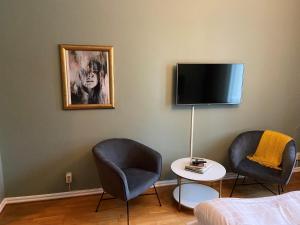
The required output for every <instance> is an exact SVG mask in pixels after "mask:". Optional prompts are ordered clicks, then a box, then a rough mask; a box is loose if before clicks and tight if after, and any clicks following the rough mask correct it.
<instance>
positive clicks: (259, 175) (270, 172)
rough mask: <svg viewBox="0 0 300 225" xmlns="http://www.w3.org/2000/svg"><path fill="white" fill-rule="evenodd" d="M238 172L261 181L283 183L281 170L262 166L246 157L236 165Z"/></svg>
mask: <svg viewBox="0 0 300 225" xmlns="http://www.w3.org/2000/svg"><path fill="white" fill-rule="evenodd" d="M238 171H239V174H241V175H244V176H248V177H252V178H254V179H256V180H257V181H263V183H273V184H274V183H275V184H284V181H283V180H282V179H281V171H280V170H276V169H272V168H268V167H265V166H262V165H260V164H258V163H256V162H253V161H251V160H248V159H243V160H242V161H241V162H240V164H239V165H238Z"/></svg>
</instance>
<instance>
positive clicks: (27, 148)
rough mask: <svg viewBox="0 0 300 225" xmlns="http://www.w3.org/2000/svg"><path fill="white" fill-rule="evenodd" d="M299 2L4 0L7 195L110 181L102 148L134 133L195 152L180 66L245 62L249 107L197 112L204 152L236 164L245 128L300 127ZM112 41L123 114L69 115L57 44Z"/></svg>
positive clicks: (173, 152)
mask: <svg viewBox="0 0 300 225" xmlns="http://www.w3.org/2000/svg"><path fill="white" fill-rule="evenodd" d="M299 8H300V1H299V0H286V1H279V0H259V1H258V0H256V1H254V0H243V1H240V0H227V1H223V0H209V1H207V0H187V1H180V0H164V1H161V0H124V1H122V0H106V1H105V0H88V1H82V0H64V1H61V0H42V1H40V0H26V1H22V0H19V1H17V0H1V2H0V27H1V41H0V45H1V46H0V47H1V48H0V49H1V51H0V55H1V60H0V61H1V72H0V73H1V83H0V85H1V86H0V92H1V94H0V101H1V117H0V118H1V128H2V129H3V153H2V159H3V160H2V161H3V170H4V178H5V180H4V181H5V188H6V189H5V190H6V195H7V196H19V195H30V194H42V193H52V192H60V191H64V190H66V189H67V188H66V186H65V184H64V174H65V172H66V171H72V172H73V175H74V184H73V188H74V189H84V188H95V187H97V186H98V185H99V181H98V177H97V174H96V169H95V165H94V162H93V159H92V155H91V148H92V146H93V145H95V144H96V143H97V142H99V141H101V140H103V139H106V138H111V137H127V138H132V139H135V140H138V141H140V142H142V143H144V144H146V145H149V146H151V147H153V148H155V149H157V150H158V151H159V152H160V153H161V154H162V156H163V165H164V166H163V167H164V170H163V175H162V179H170V178H174V177H173V175H172V173H171V172H170V169H169V167H170V164H171V162H172V161H173V160H175V159H177V158H180V157H183V156H187V155H188V152H189V124H190V109H189V108H187V107H175V106H174V105H173V104H172V98H173V72H174V65H175V64H176V63H177V62H239V63H245V80H244V93H243V103H242V104H241V105H240V106H238V107H229V106H227V107H225V106H217V107H216V106H203V107H197V108H196V110H195V137H194V140H195V142H194V146H195V154H196V155H199V156H203V157H209V158H212V159H214V160H218V161H219V162H221V163H224V164H225V165H227V148H228V146H229V144H230V143H231V141H232V140H233V138H234V137H235V136H236V135H237V134H238V133H240V132H242V131H245V130H250V129H264V128H269V129H276V130H280V131H283V132H286V133H288V134H290V135H294V134H295V132H296V128H297V127H299V125H300V118H299V111H300V101H299V100H300V88H299V84H300V74H299V58H300V46H299V40H300V18H299ZM61 43H65V44H93V45H97V44H99V45H113V46H114V51H115V58H114V66H115V67H114V68H115V99H116V109H114V110H78V111H65V110H62V97H61V96H62V92H61V79H60V67H59V52H58V44H61Z"/></svg>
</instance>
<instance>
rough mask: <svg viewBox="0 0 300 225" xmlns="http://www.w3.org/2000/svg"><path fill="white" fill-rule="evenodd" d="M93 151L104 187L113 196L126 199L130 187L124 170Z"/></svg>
mask: <svg viewBox="0 0 300 225" xmlns="http://www.w3.org/2000/svg"><path fill="white" fill-rule="evenodd" d="M93 153H94V156H95V157H94V158H95V161H96V166H97V169H98V174H99V177H100V181H101V184H102V188H103V189H104V190H105V191H106V192H107V193H109V194H111V195H112V196H114V197H116V198H120V199H122V200H124V201H126V200H127V199H128V197H129V188H128V183H127V178H126V176H125V174H124V172H123V171H122V170H121V169H120V168H119V167H118V166H116V165H115V164H114V163H113V162H111V161H108V160H105V159H102V158H100V157H98V156H97V153H96V152H94V151H93Z"/></svg>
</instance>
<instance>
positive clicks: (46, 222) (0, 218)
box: [0, 173, 300, 225]
mask: <svg viewBox="0 0 300 225" xmlns="http://www.w3.org/2000/svg"><path fill="white" fill-rule="evenodd" d="M299 178H300V173H297V174H296V175H294V176H293V177H292V180H291V182H290V184H289V185H288V186H287V187H286V188H285V192H287V191H293V190H300V179H299ZM232 184H233V181H232V180H231V181H224V182H223V190H222V195H223V197H227V196H229V193H230V190H231V187H232ZM211 185H212V186H213V187H215V188H216V189H218V183H214V184H211ZM273 188H274V190H276V188H275V187H273ZM173 189H174V186H168V187H159V188H158V192H159V195H160V198H161V201H162V207H159V205H158V202H157V199H156V196H155V195H146V196H141V197H138V198H136V199H134V200H132V201H130V222H131V225H169V224H170V225H184V224H186V223H187V222H189V221H192V220H194V219H195V217H194V216H193V211H192V210H189V209H185V208H182V210H181V211H180V212H179V211H178V210H177V203H176V202H175V201H174V200H173V198H172V190H173ZM150 191H151V190H150ZM269 195H272V194H270V193H269V192H268V191H265V189H263V188H261V187H260V186H258V185H247V186H238V187H237V189H236V192H235V194H234V197H260V196H269ZM98 200H99V196H96V195H93V196H84V197H76V198H68V199H60V200H50V201H41V202H31V203H22V204H11V205H7V206H6V207H5V209H4V211H3V212H2V213H1V215H0V224H1V225H3V224H6V225H116V224H118V225H119V224H120V225H121V224H124V225H125V224H126V205H125V203H124V202H122V201H119V200H106V201H104V202H103V203H102V205H101V209H100V211H99V212H98V213H95V207H96V205H97V203H98Z"/></svg>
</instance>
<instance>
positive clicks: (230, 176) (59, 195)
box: [0, 167, 300, 213]
mask: <svg viewBox="0 0 300 225" xmlns="http://www.w3.org/2000/svg"><path fill="white" fill-rule="evenodd" d="M299 171H300V167H296V168H295V169H294V172H299ZM235 178H236V174H235V173H232V172H229V173H226V175H225V177H224V178H223V180H230V179H235ZM186 182H190V181H188V180H183V183H186ZM176 184H177V180H176V179H173V180H162V181H158V182H156V184H155V186H156V187H163V186H170V185H176ZM102 192H103V189H102V188H94V189H85V190H79V191H68V192H59V193H52V194H44V195H29V196H20V197H7V198H4V199H3V200H2V202H1V203H0V213H1V212H2V210H3V209H4V207H5V206H6V205H7V204H15V203H24V202H35V201H45V200H53V199H61V198H71V197H79V196H86V195H96V194H101V193H102Z"/></svg>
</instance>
